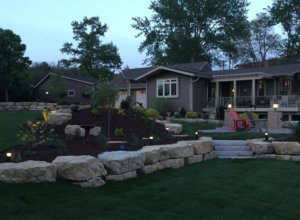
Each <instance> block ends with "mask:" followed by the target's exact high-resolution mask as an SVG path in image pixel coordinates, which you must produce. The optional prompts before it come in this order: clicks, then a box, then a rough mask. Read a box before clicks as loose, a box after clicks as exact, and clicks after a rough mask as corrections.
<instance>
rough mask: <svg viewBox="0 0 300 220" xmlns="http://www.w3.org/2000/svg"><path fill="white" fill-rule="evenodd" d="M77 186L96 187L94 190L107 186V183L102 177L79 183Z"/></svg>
mask: <svg viewBox="0 0 300 220" xmlns="http://www.w3.org/2000/svg"><path fill="white" fill-rule="evenodd" d="M75 184H77V185H80V186H81V187H94V188H96V187H100V186H103V185H104V184H105V181H104V180H103V179H102V178H101V177H96V178H93V179H90V180H88V181H85V182H77V183H75Z"/></svg>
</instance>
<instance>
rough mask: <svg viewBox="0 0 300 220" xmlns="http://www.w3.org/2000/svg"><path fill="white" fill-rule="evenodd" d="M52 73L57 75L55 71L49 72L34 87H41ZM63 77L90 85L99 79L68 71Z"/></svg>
mask: <svg viewBox="0 0 300 220" xmlns="http://www.w3.org/2000/svg"><path fill="white" fill-rule="evenodd" d="M52 75H57V74H55V73H48V74H47V75H46V76H45V77H44V78H43V79H42V80H40V81H39V82H38V83H37V84H36V85H35V86H34V88H35V89H36V88H37V87H39V86H40V85H41V84H43V83H44V82H45V81H46V80H47V79H48V78H49V77H50V76H52ZM62 78H64V79H69V80H73V81H76V82H80V83H84V84H89V85H95V84H96V83H97V82H98V80H97V79H95V78H91V77H88V76H82V75H79V74H76V73H68V74H65V73H64V74H62Z"/></svg>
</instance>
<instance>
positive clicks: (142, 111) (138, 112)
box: [131, 105, 146, 116]
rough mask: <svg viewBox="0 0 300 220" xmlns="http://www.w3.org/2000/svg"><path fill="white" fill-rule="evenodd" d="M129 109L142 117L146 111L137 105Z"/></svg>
mask: <svg viewBox="0 0 300 220" xmlns="http://www.w3.org/2000/svg"><path fill="white" fill-rule="evenodd" d="M131 109H132V111H133V112H135V113H136V114H139V115H142V116H143V115H145V114H146V109H144V108H143V107H141V106H139V105H135V106H132V108H131Z"/></svg>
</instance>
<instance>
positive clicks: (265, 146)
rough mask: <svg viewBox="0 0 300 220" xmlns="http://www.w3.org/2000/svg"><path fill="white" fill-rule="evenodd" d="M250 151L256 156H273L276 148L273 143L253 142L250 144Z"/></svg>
mask: <svg viewBox="0 0 300 220" xmlns="http://www.w3.org/2000/svg"><path fill="white" fill-rule="evenodd" d="M248 145H249V146H250V149H251V151H252V152H253V153H255V154H258V155H260V154H272V153H273V152H274V147H273V144H272V143H271V142H267V141H252V142H248Z"/></svg>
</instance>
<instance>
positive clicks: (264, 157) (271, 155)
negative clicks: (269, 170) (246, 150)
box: [255, 154, 277, 160]
mask: <svg viewBox="0 0 300 220" xmlns="http://www.w3.org/2000/svg"><path fill="white" fill-rule="evenodd" d="M276 156H277V155H276V154H261V155H255V158H257V159H268V160H276Z"/></svg>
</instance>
